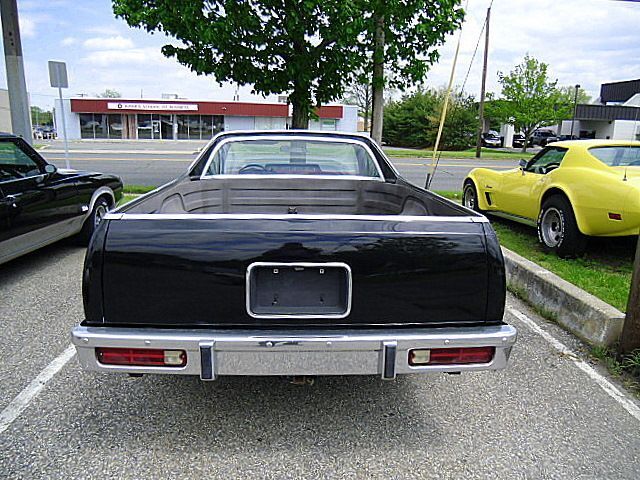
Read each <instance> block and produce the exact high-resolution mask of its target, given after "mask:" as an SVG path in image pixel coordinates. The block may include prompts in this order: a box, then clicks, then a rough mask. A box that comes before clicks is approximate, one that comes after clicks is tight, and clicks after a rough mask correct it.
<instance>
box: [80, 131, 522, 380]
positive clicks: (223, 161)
mask: <svg viewBox="0 0 640 480" xmlns="http://www.w3.org/2000/svg"><path fill="white" fill-rule="evenodd" d="M83 296H84V307H85V320H84V321H83V322H82V323H81V324H80V325H79V326H77V327H75V328H74V329H73V332H72V339H73V343H74V344H75V345H76V348H77V351H78V358H79V360H80V363H81V365H82V366H83V367H84V368H86V369H89V370H95V371H102V372H121V373H133V374H141V373H164V374H181V375H199V376H200V378H201V379H203V380H213V379H215V378H216V377H217V376H221V375H282V376H287V375H292V376H298V375H366V374H375V375H379V376H381V377H382V378H384V379H392V378H395V376H396V375H397V374H408V373H432V372H461V371H477V370H494V369H501V368H504V367H505V366H506V364H507V360H508V358H509V353H510V351H511V347H512V346H513V344H514V342H515V338H516V331H515V329H514V328H513V327H512V326H510V325H507V324H505V323H503V321H502V318H503V313H504V303H505V273H504V263H503V258H502V254H501V251H500V246H499V244H498V240H497V238H496V235H495V233H494V231H493V229H492V228H491V225H490V224H489V222H488V221H487V219H486V218H485V217H484V216H482V215H479V214H477V213H476V212H473V211H472V210H469V209H467V208H464V207H462V206H460V205H458V204H456V203H453V202H450V201H448V200H446V199H444V198H442V197H440V196H438V195H436V194H434V193H432V192H429V191H426V190H423V189H421V188H418V187H416V186H414V185H412V184H410V183H408V182H406V181H405V180H403V179H402V178H400V177H399V176H398V174H397V172H396V171H395V170H394V168H393V167H392V166H391V164H390V163H389V161H388V160H387V158H386V157H385V155H384V154H383V152H382V150H380V149H379V148H378V146H377V145H376V144H375V143H374V142H372V141H371V140H370V139H368V138H366V137H363V136H359V135H356V134H338V133H335V132H333V133H328V132H306V131H292V130H289V131H282V132H273V131H270V132H227V133H222V134H219V135H218V136H216V137H215V138H214V139H213V140H212V141H211V142H210V143H209V145H207V147H206V148H205V149H204V150H203V151H202V153H201V154H200V156H199V157H198V158H197V160H196V161H195V162H194V163H193V164H192V166H191V167H190V168H189V170H188V171H187V172H186V173H185V174H184V175H183V176H181V177H179V178H178V179H176V180H174V181H172V182H170V183H168V184H166V185H164V186H163V187H161V188H159V189H158V190H156V191H154V192H152V193H149V194H147V195H144V196H142V197H140V198H138V199H136V200H134V201H132V202H130V203H129V204H127V205H125V206H123V207H120V208H118V209H116V210H114V211H113V212H110V213H108V214H107V215H106V216H105V219H104V221H103V222H102V223H101V224H100V225H99V227H98V230H97V231H96V233H95V235H94V237H93V240H92V242H91V245H90V247H89V251H88V253H87V257H86V262H85V267H84V276H83Z"/></svg>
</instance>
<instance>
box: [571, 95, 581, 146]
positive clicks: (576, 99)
mask: <svg viewBox="0 0 640 480" xmlns="http://www.w3.org/2000/svg"><path fill="white" fill-rule="evenodd" d="M578 90H580V85H576V94H575V97H574V98H573V117H572V118H571V138H570V140H573V124H574V123H576V111H577V110H578Z"/></svg>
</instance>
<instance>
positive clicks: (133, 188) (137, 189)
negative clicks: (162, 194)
mask: <svg viewBox="0 0 640 480" xmlns="http://www.w3.org/2000/svg"><path fill="white" fill-rule="evenodd" d="M156 188H158V187H154V186H151V187H150V186H148V185H125V186H124V188H123V189H122V191H123V192H124V193H137V194H141V193H147V192H150V191H151V190H155V189H156Z"/></svg>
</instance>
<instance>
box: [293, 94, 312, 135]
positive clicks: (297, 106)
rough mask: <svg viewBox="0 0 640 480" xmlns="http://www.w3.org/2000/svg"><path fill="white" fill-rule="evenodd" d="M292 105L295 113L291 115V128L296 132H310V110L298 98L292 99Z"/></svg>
mask: <svg viewBox="0 0 640 480" xmlns="http://www.w3.org/2000/svg"><path fill="white" fill-rule="evenodd" d="M291 105H292V106H293V112H292V114H291V128H293V129H296V130H308V129H309V109H308V108H307V106H306V105H305V102H302V101H300V99H298V98H293V99H291Z"/></svg>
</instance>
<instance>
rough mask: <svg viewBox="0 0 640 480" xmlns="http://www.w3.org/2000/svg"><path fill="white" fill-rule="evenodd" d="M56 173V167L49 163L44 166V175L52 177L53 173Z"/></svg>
mask: <svg viewBox="0 0 640 480" xmlns="http://www.w3.org/2000/svg"><path fill="white" fill-rule="evenodd" d="M57 171H58V169H57V167H56V166H55V165H51V164H50V163H47V164H46V165H45V166H44V173H46V174H49V175H52V174H54V173H56V172H57Z"/></svg>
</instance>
